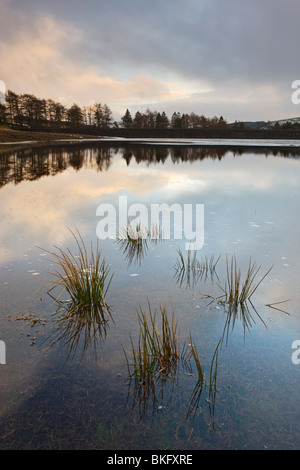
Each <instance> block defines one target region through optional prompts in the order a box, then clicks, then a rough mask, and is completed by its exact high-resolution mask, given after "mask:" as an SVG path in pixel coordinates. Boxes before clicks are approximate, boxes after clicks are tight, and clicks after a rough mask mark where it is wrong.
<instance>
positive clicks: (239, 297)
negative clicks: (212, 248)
mask: <svg viewBox="0 0 300 470" xmlns="http://www.w3.org/2000/svg"><path fill="white" fill-rule="evenodd" d="M271 269H272V267H271V268H270V269H269V270H268V271H267V272H266V273H265V274H264V275H263V276H262V278H261V279H260V280H259V281H258V282H256V279H257V275H258V273H259V271H260V266H259V267H257V264H256V263H255V262H252V259H251V258H250V260H249V265H248V269H247V271H246V274H245V276H244V280H243V281H242V279H241V270H240V269H238V268H237V262H236V256H235V255H233V256H232V257H231V260H230V261H229V260H228V257H227V256H226V273H227V280H226V281H225V286H224V288H222V287H221V286H220V287H221V290H222V291H223V292H224V295H223V296H221V297H224V298H225V302H226V303H227V304H228V305H229V306H230V307H231V308H235V309H237V308H238V307H239V306H242V305H245V303H246V302H248V301H249V302H251V298H252V296H253V294H254V293H255V291H256V290H257V288H258V287H259V285H260V284H261V283H262V281H263V280H264V279H265V277H266V276H267V275H268V274H269V272H270V271H271Z"/></svg>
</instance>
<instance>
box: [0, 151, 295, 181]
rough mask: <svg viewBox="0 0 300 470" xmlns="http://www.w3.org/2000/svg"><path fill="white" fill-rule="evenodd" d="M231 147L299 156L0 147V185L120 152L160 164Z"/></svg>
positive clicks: (103, 165) (103, 167)
mask: <svg viewBox="0 0 300 470" xmlns="http://www.w3.org/2000/svg"><path fill="white" fill-rule="evenodd" d="M229 151H231V152H232V154H233V155H234V156H237V157H238V156H241V155H243V154H244V153H247V152H251V153H256V154H263V155H265V156H266V157H267V156H268V155H273V156H277V155H278V156H282V157H288V158H300V150H299V149H297V148H269V149H268V148H259V149H255V148H251V149H250V150H249V149H247V148H245V147H233V148H230V147H227V146H220V147H204V146H199V147H197V146H190V147H189V146H188V145H184V146H181V145H178V146H174V147H168V146H165V145H163V146H159V145H156V146H153V145H152V146H151V145H150V146H146V145H134V144H130V146H129V147H128V146H124V143H122V144H120V143H119V144H118V143H116V142H114V143H101V145H99V143H95V142H94V143H93V142H89V143H82V144H76V145H74V144H73V145H70V144H56V145H51V147H50V146H41V147H40V146H37V147H27V146H26V147H24V146H23V147H13V148H12V149H10V148H3V147H2V148H0V186H4V185H6V184H8V183H14V184H18V183H20V182H21V181H34V180H37V179H39V178H41V177H42V176H53V175H55V174H58V173H62V172H64V171H65V170H66V169H67V168H73V169H74V170H76V171H79V170H80V169H82V168H89V169H94V170H95V171H100V172H102V171H107V170H109V168H110V167H111V165H112V162H113V158H114V155H115V154H116V153H118V154H120V155H121V157H122V159H124V161H125V162H126V165H127V166H130V165H131V164H132V163H133V162H135V163H137V164H140V163H142V162H145V163H147V165H153V164H159V163H160V164H164V163H165V162H166V161H167V160H168V158H170V160H171V162H172V163H173V164H178V163H182V162H195V161H201V160H204V159H212V160H222V159H223V158H224V157H225V155H226V154H227V153H228V152H229Z"/></svg>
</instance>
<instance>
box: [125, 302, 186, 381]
mask: <svg viewBox="0 0 300 470" xmlns="http://www.w3.org/2000/svg"><path fill="white" fill-rule="evenodd" d="M137 317H138V324H139V330H140V331H139V338H138V342H137V345H135V344H134V342H133V339H132V336H131V335H130V343H131V351H126V350H125V348H123V350H124V353H125V357H126V362H127V367H128V373H129V377H131V378H132V377H134V378H135V379H136V380H137V381H138V382H139V383H143V382H146V383H149V382H150V381H151V380H153V379H155V378H156V377H157V376H159V375H162V374H163V375H164V376H168V375H169V374H170V373H175V372H176V368H177V363H178V361H179V360H180V358H181V357H182V354H183V353H182V351H181V349H180V335H179V331H178V324H177V320H176V318H175V314H174V310H173V308H172V315H171V318H169V316H168V313H167V310H166V307H164V308H163V307H162V306H160V308H159V317H160V328H158V326H157V311H156V310H155V311H152V309H151V306H150V303H149V301H148V312H147V313H146V311H145V310H143V309H142V308H140V310H139V311H138V315H137ZM130 357H131V360H130Z"/></svg>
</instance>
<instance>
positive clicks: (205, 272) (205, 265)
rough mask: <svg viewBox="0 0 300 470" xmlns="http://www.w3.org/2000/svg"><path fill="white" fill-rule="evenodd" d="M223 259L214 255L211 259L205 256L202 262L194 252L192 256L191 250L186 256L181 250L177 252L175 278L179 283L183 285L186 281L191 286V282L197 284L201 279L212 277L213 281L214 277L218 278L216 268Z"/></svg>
mask: <svg viewBox="0 0 300 470" xmlns="http://www.w3.org/2000/svg"><path fill="white" fill-rule="evenodd" d="M220 258H221V255H219V257H218V258H215V255H214V254H211V255H210V256H209V257H208V256H205V257H203V258H202V259H201V260H199V259H198V258H197V252H196V250H194V253H193V254H192V252H191V250H188V252H187V255H186V256H184V254H183V253H182V251H181V250H180V248H178V250H177V258H176V261H175V265H174V269H175V277H176V280H177V282H178V283H179V284H180V285H182V283H183V282H184V281H186V283H187V285H190V283H191V281H192V282H193V284H195V283H196V282H197V281H198V280H199V279H200V280H202V279H203V278H204V280H206V279H207V277H208V276H209V275H210V277H211V279H213V277H214V276H216V277H217V278H218V275H217V273H216V267H217V264H218V262H219V260H220Z"/></svg>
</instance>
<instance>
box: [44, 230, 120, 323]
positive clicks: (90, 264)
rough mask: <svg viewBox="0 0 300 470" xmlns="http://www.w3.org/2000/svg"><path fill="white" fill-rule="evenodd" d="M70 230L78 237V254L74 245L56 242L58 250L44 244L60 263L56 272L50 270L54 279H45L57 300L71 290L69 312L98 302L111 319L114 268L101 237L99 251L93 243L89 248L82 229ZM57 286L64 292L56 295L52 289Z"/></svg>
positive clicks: (104, 314) (76, 240)
mask: <svg viewBox="0 0 300 470" xmlns="http://www.w3.org/2000/svg"><path fill="white" fill-rule="evenodd" d="M70 232H71V234H72V236H73V237H74V239H75V242H76V245H77V248H78V254H76V255H75V254H73V253H72V252H71V251H70V249H66V250H63V249H61V248H58V247H56V246H55V247H54V248H55V249H56V251H49V250H45V249H43V248H42V250H43V251H45V252H46V253H48V254H49V255H50V257H51V259H50V261H51V262H52V263H54V264H55V265H56V266H57V269H56V270H55V271H54V272H51V271H47V273H48V274H50V275H51V276H53V280H51V281H43V282H46V287H50V289H48V293H49V295H51V297H52V298H54V300H55V301H56V302H59V301H60V300H59V299H60V298H61V296H62V294H63V293H64V292H67V293H68V295H69V297H70V298H69V299H68V303H67V304H66V303H65V304H64V306H65V308H66V309H67V315H69V314H70V313H72V312H74V311H76V310H78V311H79V310H80V308H83V307H93V306H98V307H101V310H100V311H102V317H103V320H107V319H108V317H109V316H110V314H109V307H108V306H107V304H106V300H105V296H106V294H107V291H108V288H109V285H110V282H111V279H112V276H110V277H109V271H110V269H109V267H108V265H107V263H106V261H105V259H104V258H102V254H101V251H100V249H99V244H98V240H97V247H96V251H94V249H93V246H92V243H91V247H90V250H89V252H88V249H87V248H86V246H85V243H84V241H83V239H82V237H81V235H80V233H79V231H78V230H77V234H75V233H74V232H73V231H72V230H70ZM57 288H60V289H61V292H60V293H59V295H58V296H56V297H54V296H53V295H52V294H50V292H53V291H54V290H55V289H57ZM41 289H42V288H41ZM39 290H40V289H39ZM61 303H62V302H61Z"/></svg>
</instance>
